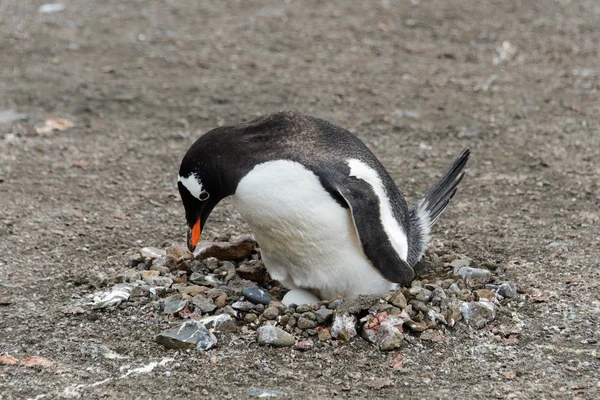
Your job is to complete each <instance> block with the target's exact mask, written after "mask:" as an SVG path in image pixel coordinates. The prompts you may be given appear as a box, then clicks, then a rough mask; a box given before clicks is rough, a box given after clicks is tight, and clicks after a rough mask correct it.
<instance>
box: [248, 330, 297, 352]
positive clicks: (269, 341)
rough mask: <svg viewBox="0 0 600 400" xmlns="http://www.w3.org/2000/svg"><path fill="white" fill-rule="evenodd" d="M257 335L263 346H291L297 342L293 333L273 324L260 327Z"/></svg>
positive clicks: (259, 342)
mask: <svg viewBox="0 0 600 400" xmlns="http://www.w3.org/2000/svg"><path fill="white" fill-rule="evenodd" d="M257 335H258V339H257V340H258V344H259V345H261V346H272V347H291V346H293V345H294V344H295V343H296V339H294V337H293V336H292V335H290V334H289V333H287V332H286V331H284V330H283V329H281V328H279V327H277V326H274V325H271V324H266V325H263V326H261V327H260V328H258V332H257Z"/></svg>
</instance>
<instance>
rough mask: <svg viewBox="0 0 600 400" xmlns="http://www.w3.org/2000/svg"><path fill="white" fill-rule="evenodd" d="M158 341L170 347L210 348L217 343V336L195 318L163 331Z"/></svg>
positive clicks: (157, 338)
mask: <svg viewBox="0 0 600 400" xmlns="http://www.w3.org/2000/svg"><path fill="white" fill-rule="evenodd" d="M156 341H157V342H158V343H159V344H161V345H163V346H165V347H166V348H168V349H197V350H208V349H211V348H212V347H214V346H215V345H216V344H217V338H216V337H215V336H214V335H213V334H212V333H210V332H209V331H208V329H207V328H206V327H205V326H204V325H203V324H202V323H201V322H198V321H195V320H189V321H186V322H184V323H183V324H182V325H180V326H177V327H174V328H171V329H167V330H166V331H164V332H161V333H160V334H158V336H157V337H156Z"/></svg>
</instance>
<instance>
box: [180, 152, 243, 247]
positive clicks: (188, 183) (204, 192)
mask: <svg viewBox="0 0 600 400" xmlns="http://www.w3.org/2000/svg"><path fill="white" fill-rule="evenodd" d="M202 148H204V149H206V147H203V146H202V147H200V148H198V146H196V144H195V145H194V146H192V147H191V148H190V149H189V150H188V152H187V154H186V155H185V157H184V158H183V161H182V162H181V167H180V168H179V177H178V179H177V187H178V189H179V194H180V196H181V200H182V202H183V206H184V207H185V218H186V221H187V224H188V227H189V230H188V236H187V238H188V240H187V245H188V248H189V249H190V251H192V252H193V251H194V249H195V248H196V245H197V244H198V241H199V240H200V234H201V233H202V228H204V224H205V223H206V220H207V219H208V217H209V216H210V213H211V212H212V210H213V209H214V208H215V206H216V205H217V204H218V203H219V202H220V201H221V200H222V199H223V198H224V197H226V196H228V195H230V194H232V193H228V191H227V190H225V189H224V188H223V182H222V179H221V171H220V168H219V161H220V160H219V159H220V156H219V155H217V154H215V153H207V152H206V151H201V150H202Z"/></svg>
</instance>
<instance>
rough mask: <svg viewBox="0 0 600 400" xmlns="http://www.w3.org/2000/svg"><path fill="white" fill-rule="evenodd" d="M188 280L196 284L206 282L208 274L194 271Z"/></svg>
mask: <svg viewBox="0 0 600 400" xmlns="http://www.w3.org/2000/svg"><path fill="white" fill-rule="evenodd" d="M188 281H190V282H192V283H196V284H198V283H202V282H206V275H204V274H201V273H199V272H192V274H191V275H190V277H189V278H188Z"/></svg>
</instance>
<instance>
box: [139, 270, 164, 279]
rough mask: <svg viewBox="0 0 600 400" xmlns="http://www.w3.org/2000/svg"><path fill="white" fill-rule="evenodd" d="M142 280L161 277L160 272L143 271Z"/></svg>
mask: <svg viewBox="0 0 600 400" xmlns="http://www.w3.org/2000/svg"><path fill="white" fill-rule="evenodd" d="M141 275H142V279H143V280H145V281H147V280H148V279H149V278H150V277H151V276H160V272H158V271H156V270H152V271H150V270H148V271H142V274H141Z"/></svg>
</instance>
